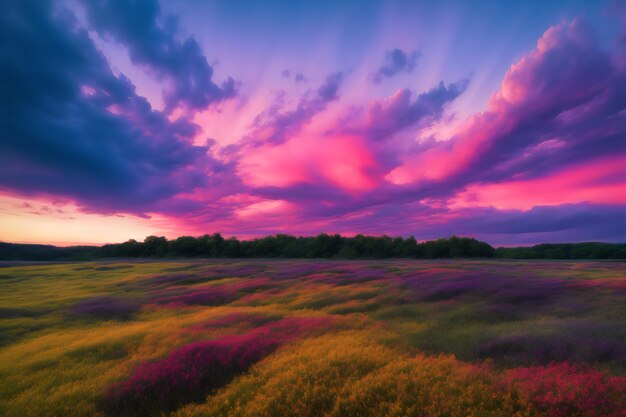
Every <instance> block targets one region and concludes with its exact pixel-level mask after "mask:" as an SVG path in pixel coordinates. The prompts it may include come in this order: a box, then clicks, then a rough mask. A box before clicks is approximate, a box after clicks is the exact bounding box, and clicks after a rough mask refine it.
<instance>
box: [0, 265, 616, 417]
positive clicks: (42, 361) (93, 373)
mask: <svg viewBox="0 0 626 417" xmlns="http://www.w3.org/2000/svg"><path fill="white" fill-rule="evenodd" d="M624 317H626V264H625V263H623V262H617V261H614V262H609V261H606V262H600V261H597V262H595V261H594V262H590V261H551V262H547V261H513V260H437V261H422V260H419V261H418V260H364V261H342V260H259V259H247V260H225V259H222V260H215V259H214V260H180V261H115V262H113V261H109V262H89V263H64V264H36V265H22V266H5V267H3V268H0V415H1V416H7V417H8V416H15V417H18V416H19V417H27V416H103V417H106V416H176V417H185V416H224V417H226V416H233V417H234V416H242V417H243V416H268V417H269V416H375V417H379V416H420V417H424V416H448V417H455V416H463V417H465V416H475V417H479V416H550V417H566V416H580V417H594V416H598V417H599V416H611V417H620V416H624V415H626V320H624Z"/></svg>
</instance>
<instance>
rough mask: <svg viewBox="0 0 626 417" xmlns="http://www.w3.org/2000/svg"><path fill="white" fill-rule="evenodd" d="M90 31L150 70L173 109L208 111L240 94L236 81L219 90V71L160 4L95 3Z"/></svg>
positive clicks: (90, 7) (152, 0)
mask: <svg viewBox="0 0 626 417" xmlns="http://www.w3.org/2000/svg"><path fill="white" fill-rule="evenodd" d="M83 4H84V6H85V8H86V11H87V18H88V20H89V23H90V25H92V26H93V28H94V29H96V30H97V31H98V32H99V33H101V34H109V35H111V36H112V37H113V38H114V39H116V40H117V41H119V42H120V43H122V44H123V45H125V46H126V47H127V48H128V50H129V52H130V59H131V60H132V62H133V63H136V64H139V65H145V66H147V67H148V68H149V69H150V70H151V71H153V72H154V73H155V74H156V75H157V76H158V77H160V78H163V79H165V81H166V82H167V84H168V87H167V88H166V90H165V92H164V95H165V97H164V98H165V103H166V106H167V108H168V109H170V110H171V109H173V108H175V107H177V106H178V105H183V106H186V107H188V108H190V109H196V110H198V109H204V108H206V107H207V106H208V105H210V104H212V103H216V102H219V101H222V100H225V99H228V98H231V97H234V96H235V95H236V94H237V86H236V83H235V80H233V78H231V77H228V79H227V80H226V81H224V82H223V83H221V84H220V85H218V84H217V83H215V82H214V81H213V80H212V78H213V68H212V67H211V65H209V64H208V62H207V60H206V58H205V56H204V54H203V52H202V49H201V48H200V46H199V45H198V43H197V42H196V40H195V39H194V38H192V37H190V38H187V39H185V40H184V41H182V42H179V41H178V40H177V38H176V22H175V20H174V19H173V18H164V17H163V16H161V10H160V7H159V3H158V1H157V0H144V1H121V0H94V1H90V0H87V1H84V2H83Z"/></svg>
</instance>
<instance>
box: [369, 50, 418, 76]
mask: <svg viewBox="0 0 626 417" xmlns="http://www.w3.org/2000/svg"><path fill="white" fill-rule="evenodd" d="M420 56H421V53H420V52H419V51H413V52H410V53H407V52H404V51H403V50H402V49H398V48H395V49H392V50H391V51H388V52H387V53H385V63H384V64H383V65H381V66H380V67H379V68H378V69H377V70H376V71H374V72H373V73H372V74H370V76H369V80H370V81H371V82H372V83H374V84H380V83H381V82H382V81H383V79H385V78H391V77H393V76H395V75H397V74H399V73H401V72H406V73H411V72H413V69H414V68H415V66H416V65H417V61H418V60H419V58H420Z"/></svg>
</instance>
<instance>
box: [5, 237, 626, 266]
mask: <svg viewBox="0 0 626 417" xmlns="http://www.w3.org/2000/svg"><path fill="white" fill-rule="evenodd" d="M494 257H497V258H511V259H626V244H622V243H620V244H613V243H599V242H587V243H563V244H540V245H535V246H530V247H516V248H504V247H501V248H498V249H495V248H493V247H492V246H491V245H489V244H488V243H485V242H481V241H479V240H476V239H473V238H467V237H456V236H453V237H450V238H447V239H436V240H431V241H427V242H417V240H416V239H415V238H413V237H409V238H402V237H396V238H392V237H389V236H380V237H374V236H363V235H357V236H355V237H344V236H340V235H338V234H334V235H328V234H320V235H318V236H314V237H295V236H291V235H284V234H278V235H274V236H267V237H263V238H258V239H253V240H238V239H236V238H234V237H233V238H228V239H225V238H224V237H223V236H222V235H221V234H219V233H215V234H212V235H203V236H200V237H192V236H181V237H179V238H176V239H172V240H168V239H166V238H165V237H158V236H148V237H147V238H146V239H145V240H144V241H143V242H138V241H136V240H134V239H131V240H128V241H126V242H124V243H116V244H108V245H104V246H71V247H55V246H50V245H26V244H15V243H3V242H0V260H25V261H59V260H90V259H97V258H341V259H382V258H416V259H434V258H494Z"/></svg>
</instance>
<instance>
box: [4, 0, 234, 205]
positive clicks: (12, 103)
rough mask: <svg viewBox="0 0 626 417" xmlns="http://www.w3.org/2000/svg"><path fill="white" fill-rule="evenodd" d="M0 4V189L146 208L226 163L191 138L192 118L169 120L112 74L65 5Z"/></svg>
mask: <svg viewBox="0 0 626 417" xmlns="http://www.w3.org/2000/svg"><path fill="white" fill-rule="evenodd" d="M5 9H6V8H5ZM6 11H7V12H6V13H2V16H0V21H1V26H2V29H0V30H1V31H2V37H3V38H4V39H12V40H13V41H12V42H10V43H8V44H7V45H5V48H4V49H3V52H2V54H3V57H4V61H5V64H4V65H2V67H1V68H0V77H2V79H4V80H5V81H6V82H5V83H4V86H3V88H2V89H3V91H2V96H3V97H5V100H4V101H3V102H2V108H1V109H0V112H1V114H2V117H3V123H2V125H1V126H0V136H1V137H2V141H1V142H0V187H2V188H4V189H6V190H11V191H16V192H19V193H25V194H38V193H44V194H53V195H58V196H65V197H71V198H73V199H76V200H77V201H78V202H79V204H83V205H86V206H88V207H89V208H95V209H96V210H98V211H105V212H106V211H134V212H139V213H142V212H144V210H146V209H147V208H148V207H150V205H152V204H154V203H155V202H157V201H160V200H162V199H165V198H169V197H171V196H173V195H174V194H176V193H178V192H180V191H183V190H189V189H191V188H193V187H197V186H200V185H202V184H204V183H205V182H206V176H207V173H210V172H212V171H213V170H216V171H219V170H220V169H222V167H221V163H220V162H218V161H216V160H214V159H212V158H211V157H210V156H208V155H207V148H205V147H202V146H195V145H192V144H191V143H190V142H191V139H192V138H193V137H194V135H196V133H197V132H198V126H197V125H195V124H193V123H191V122H190V121H188V120H186V119H184V118H183V119H178V120H176V121H173V122H172V121H170V120H169V119H168V118H167V116H166V115H165V114H163V113H160V112H158V111H155V110H153V109H152V108H151V106H150V104H149V103H148V101H147V100H146V99H145V98H143V97H140V96H138V95H136V93H135V88H134V86H133V85H132V83H131V82H130V81H129V80H128V79H127V78H126V77H125V76H124V75H123V74H120V75H119V76H115V75H113V74H112V72H111V70H110V68H109V65H108V63H107V61H106V60H105V58H104V57H103V56H102V55H101V54H100V52H99V51H98V50H97V49H96V48H95V46H94V44H93V43H92V41H91V40H90V38H89V36H88V35H87V32H86V31H85V30H84V29H81V28H80V27H79V26H78V24H77V21H76V20H75V19H74V17H73V15H72V14H71V13H69V12H68V11H67V10H65V11H63V12H62V13H58V14H54V13H52V5H51V4H50V3H48V2H45V1H42V2H35V3H32V2H12V3H11V6H10V7H9V8H8V10H6ZM200 161H201V162H200Z"/></svg>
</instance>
